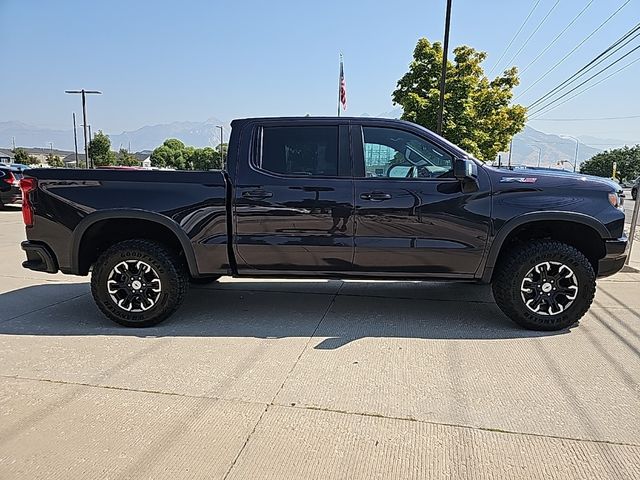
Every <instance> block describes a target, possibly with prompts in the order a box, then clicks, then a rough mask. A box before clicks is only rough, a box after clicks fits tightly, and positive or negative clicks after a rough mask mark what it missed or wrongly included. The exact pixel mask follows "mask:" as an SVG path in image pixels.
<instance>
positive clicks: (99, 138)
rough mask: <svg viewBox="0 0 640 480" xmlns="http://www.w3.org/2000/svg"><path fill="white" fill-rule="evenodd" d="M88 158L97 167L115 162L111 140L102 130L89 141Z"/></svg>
mask: <svg viewBox="0 0 640 480" xmlns="http://www.w3.org/2000/svg"><path fill="white" fill-rule="evenodd" d="M89 158H90V159H91V160H92V161H93V164H94V165H95V166H97V167H102V166H108V165H114V164H115V161H116V157H115V154H114V153H113V152H112V151H111V140H109V137H108V136H107V135H105V134H104V133H102V130H99V131H98V133H97V134H96V135H95V136H94V137H93V139H92V140H91V141H90V142H89Z"/></svg>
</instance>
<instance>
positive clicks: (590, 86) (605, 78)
mask: <svg viewBox="0 0 640 480" xmlns="http://www.w3.org/2000/svg"><path fill="white" fill-rule="evenodd" d="M637 48H640V45H639V46H638V47H636V48H635V49H634V50H636V49H637ZM632 51H633V50H632ZM629 53H632V52H629ZM618 60H622V58H620V59H618ZM638 61H640V57H639V58H636V59H635V60H634V61H632V62H630V63H627V64H626V65H624V66H623V67H620V68H619V69H618V70H616V71H615V72H613V73H611V74H609V75H607V76H606V77H604V78H603V79H601V80H599V81H597V82H596V83H594V84H593V85H589V86H588V87H587V88H585V89H584V90H582V91H581V92H578V93H576V94H575V95H572V96H571V97H569V98H567V99H566V100H565V101H563V102H560V103H559V104H557V105H551V108H548V109H547V110H545V111H544V112H543V110H544V109H545V108H546V107H543V108H541V109H540V110H538V111H537V112H534V113H533V115H538V118H539V115H544V114H545V113H548V112H550V111H551V110H555V109H556V108H558V107H559V106H560V105H562V104H564V103H567V102H568V101H569V100H571V99H573V98H575V97H577V96H578V95H582V94H583V93H584V92H586V91H587V90H591V89H592V88H593V87H595V86H596V85H600V84H601V83H602V82H604V81H605V80H607V79H608V78H611V77H613V76H614V75H615V74H616V73H618V72H621V71H622V70H624V69H626V68H629V67H630V66H631V65H633V64H634V63H636V62H638ZM610 66H611V65H610ZM607 68H608V67H607ZM577 88H578V87H576V89H577ZM576 89H574V90H576ZM572 91H573V90H572ZM568 93H571V92H568ZM547 106H549V105H547ZM536 119H537V118H532V119H531V120H536Z"/></svg>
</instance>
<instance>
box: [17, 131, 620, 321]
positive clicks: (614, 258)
mask: <svg viewBox="0 0 640 480" xmlns="http://www.w3.org/2000/svg"><path fill="white" fill-rule="evenodd" d="M232 127H233V130H232V134H231V139H230V144H229V150H228V159H227V164H226V168H225V169H224V170H221V171H196V172H194V171H185V172H174V171H144V170H139V171H135V170H120V171H118V170H58V169H35V170H29V171H28V172H26V176H25V178H24V179H23V180H22V183H21V188H22V191H23V197H24V201H23V214H24V220H25V224H26V232H27V238H28V240H27V241H25V242H23V244H22V248H23V249H24V250H25V252H26V255H27V261H26V262H24V267H26V268H30V269H33V270H39V271H46V272H51V273H54V272H58V271H62V272H63V273H67V274H74V275H87V274H89V273H91V277H92V278H91V290H92V293H93V296H94V298H95V301H96V303H97V305H98V306H99V308H100V309H101V310H102V311H103V312H104V314H105V315H107V316H108V317H109V318H111V319H112V320H114V321H116V322H118V323H120V324H122V325H126V326H131V327H144V326H149V325H155V324H157V323H159V322H161V321H162V320H164V319H166V318H167V317H168V316H169V315H171V314H172V313H173V312H174V311H175V310H176V309H177V308H178V306H179V305H180V303H181V302H182V300H183V297H184V295H185V292H186V290H187V288H188V285H189V283H190V282H197V283H202V282H211V281H215V280H216V279H217V278H218V277H219V276H221V275H234V276H251V277H256V276H264V277H317V278H371V279H374V278H377V279H420V280H439V281H442V280H448V281H465V282H482V283H489V282H491V283H492V284H493V293H494V297H495V300H496V302H497V304H498V306H499V307H500V308H501V309H502V311H503V312H505V313H506V314H507V315H508V316H509V317H510V318H511V319H513V320H514V321H515V322H516V323H518V324H519V325H521V326H523V327H526V328H531V329H538V330H557V329H562V328H567V327H569V326H571V325H573V324H574V323H576V322H577V321H578V320H579V319H580V318H581V317H582V316H583V315H584V314H585V312H586V311H587V310H588V308H589V306H590V305H591V302H592V300H593V296H594V293H595V289H596V278H597V277H603V276H607V275H611V274H613V273H615V272H617V271H618V270H620V269H621V268H622V266H623V263H624V260H625V257H626V247H627V239H626V236H625V233H624V231H623V229H624V214H623V211H622V202H623V198H622V191H621V190H620V189H619V188H618V186H617V185H616V184H614V183H612V182H610V181H607V180H604V179H596V178H593V177H587V176H584V175H574V174H567V173H554V172H553V171H542V170H539V171H538V170H523V171H518V170H514V171H511V170H502V169H495V168H492V167H489V166H487V165H485V164H483V163H482V162H480V161H478V160H476V159H474V158H472V157H471V156H470V155H469V154H467V153H466V152H464V151H463V150H461V149H460V148H458V147H456V146H455V145H452V144H451V143H449V142H448V141H446V140H444V139H443V138H441V137H439V136H437V135H435V134H433V133H432V132H430V131H428V130H426V129H424V128H422V127H420V126H418V125H414V124H412V123H407V122H403V121H399V120H386V119H373V118H262V119H243V120H236V121H234V122H233V123H232Z"/></svg>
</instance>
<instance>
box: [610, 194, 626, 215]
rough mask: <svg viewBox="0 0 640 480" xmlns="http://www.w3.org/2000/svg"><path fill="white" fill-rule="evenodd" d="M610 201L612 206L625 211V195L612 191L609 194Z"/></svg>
mask: <svg viewBox="0 0 640 480" xmlns="http://www.w3.org/2000/svg"><path fill="white" fill-rule="evenodd" d="M609 203H610V204H611V206H612V207H615V208H617V209H618V210H621V211H623V212H624V195H619V194H618V193H617V192H611V193H610V194H609Z"/></svg>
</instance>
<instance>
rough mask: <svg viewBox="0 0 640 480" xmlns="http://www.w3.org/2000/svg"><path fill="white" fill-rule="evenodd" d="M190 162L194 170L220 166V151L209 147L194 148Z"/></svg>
mask: <svg viewBox="0 0 640 480" xmlns="http://www.w3.org/2000/svg"><path fill="white" fill-rule="evenodd" d="M190 163H191V166H192V168H193V169H194V170H211V169H219V168H222V161H221V160H220V153H218V152H217V151H216V150H214V149H213V148H211V147H204V148H196V149H194V151H193V153H192V155H191V157H190Z"/></svg>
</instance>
